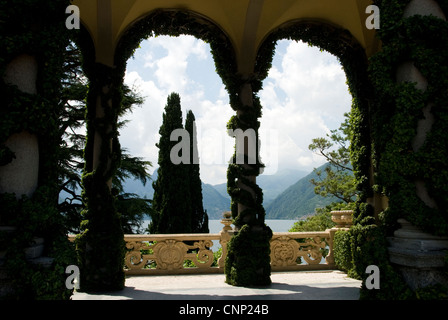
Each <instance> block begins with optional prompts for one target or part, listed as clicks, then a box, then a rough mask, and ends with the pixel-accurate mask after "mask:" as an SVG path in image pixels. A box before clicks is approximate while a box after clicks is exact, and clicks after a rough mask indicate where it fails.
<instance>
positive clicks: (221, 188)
mask: <svg viewBox="0 0 448 320" xmlns="http://www.w3.org/2000/svg"><path fill="white" fill-rule="evenodd" d="M307 173H308V172H306V171H301V170H292V169H282V170H279V171H278V172H277V173H276V174H273V175H263V174H262V175H260V176H258V177H257V184H258V185H259V186H260V188H261V189H263V205H264V206H265V208H266V206H268V205H269V204H270V203H271V202H272V201H273V200H274V199H275V198H276V197H277V196H278V195H279V194H280V193H282V192H283V191H285V190H286V189H287V188H288V187H289V186H291V185H292V184H294V183H296V182H297V181H298V180H299V179H300V178H302V177H304V176H305V175H306V174H307ZM213 187H214V188H215V189H216V190H217V191H218V192H219V193H220V194H221V195H222V196H223V197H225V198H226V199H229V201H230V196H229V194H228V193H227V183H221V184H217V185H214V186H213Z"/></svg>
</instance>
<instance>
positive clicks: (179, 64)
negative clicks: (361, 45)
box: [120, 36, 351, 184]
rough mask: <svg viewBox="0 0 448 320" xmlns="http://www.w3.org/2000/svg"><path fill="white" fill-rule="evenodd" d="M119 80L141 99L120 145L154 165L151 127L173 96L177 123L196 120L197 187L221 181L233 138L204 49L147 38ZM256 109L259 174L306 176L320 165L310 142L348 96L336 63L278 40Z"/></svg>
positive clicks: (337, 118) (188, 39)
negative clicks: (179, 116) (180, 117)
mask: <svg viewBox="0 0 448 320" xmlns="http://www.w3.org/2000/svg"><path fill="white" fill-rule="evenodd" d="M125 83H126V84H128V85H130V86H133V87H134V88H135V89H136V90H137V91H138V92H140V94H141V95H142V96H143V97H144V98H145V103H144V105H143V106H141V107H138V108H135V109H134V111H133V113H131V114H129V115H128V116H127V117H126V119H127V120H130V122H129V123H128V125H127V126H126V127H125V128H124V129H122V130H121V132H120V143H121V145H122V147H124V148H126V149H128V150H129V152H130V153H131V154H132V155H134V156H140V157H143V158H145V159H146V160H149V161H151V162H152V163H153V169H154V168H155V167H157V155H158V149H157V147H156V146H155V144H156V143H157V142H158V141H159V134H158V131H159V128H160V125H161V124H162V113H163V109H164V107H165V104H166V99H167V97H168V95H169V94H170V93H171V92H177V93H179V94H180V97H181V103H182V110H183V113H184V120H185V115H186V111H187V110H192V111H193V113H194V114H195V117H196V126H197V131H198V149H199V158H200V162H201V169H200V170H201V178H202V180H203V181H204V182H205V183H210V184H218V183H223V182H225V181H226V170H227V160H228V159H229V158H230V157H231V155H232V153H233V144H234V142H233V139H232V138H230V137H229V136H227V133H226V123H227V121H228V120H229V119H230V117H231V116H232V115H233V114H234V111H233V110H232V108H231V107H230V105H229V99H228V95H227V92H226V90H225V88H224V85H223V83H222V81H221V79H220V77H219V76H218V75H217V74H216V72H215V65H214V62H213V58H212V56H211V53H210V47H209V45H208V44H206V43H204V42H203V41H201V40H198V39H196V38H194V37H192V36H180V37H168V36H159V37H157V38H150V39H148V40H145V41H143V42H142V43H141V46H140V48H139V49H137V50H136V52H135V54H134V57H133V58H131V59H130V60H129V61H128V64H127V70H126V76H125ZM259 96H260V99H261V103H262V106H263V117H262V118H261V128H260V138H261V141H262V146H261V156H262V161H263V162H264V163H265V164H266V169H265V172H264V174H275V173H276V172H277V170H280V169H282V168H288V169H298V170H307V171H311V170H312V169H313V168H315V167H317V166H320V165H321V164H323V163H324V160H323V159H322V158H321V157H319V156H317V155H315V154H313V153H312V152H311V151H309V150H308V145H309V144H310V143H311V139H313V138H317V137H323V136H325V134H326V133H328V132H329V130H331V129H336V128H338V127H339V124H340V123H341V122H342V121H343V114H344V112H348V111H349V110H350V105H351V96H350V94H349V92H348V88H347V85H346V78H345V74H344V72H343V70H342V68H341V65H340V64H339V62H338V61H337V59H336V58H335V57H334V56H332V55H330V54H329V53H326V52H320V51H319V49H317V48H313V47H309V46H308V45H307V44H304V43H301V42H295V41H287V40H282V41H279V42H278V44H277V47H276V54H275V56H274V60H273V66H272V68H271V70H270V72H269V75H268V77H267V78H266V79H265V81H264V85H263V90H262V91H260V92H259Z"/></svg>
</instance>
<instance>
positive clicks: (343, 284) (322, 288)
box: [72, 270, 361, 300]
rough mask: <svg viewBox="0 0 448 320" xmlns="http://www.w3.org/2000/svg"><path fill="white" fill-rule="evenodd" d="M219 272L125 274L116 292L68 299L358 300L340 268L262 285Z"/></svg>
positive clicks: (354, 284)
mask: <svg viewBox="0 0 448 320" xmlns="http://www.w3.org/2000/svg"><path fill="white" fill-rule="evenodd" d="M224 280H225V276H224V275H223V274H213V275H174V276H173V275H169V276H168V275H166V276H129V277H127V278H126V283H125V288H124V289H123V290H121V291H117V292H105V293H95V294H87V293H82V292H75V293H74V295H73V296H72V300H129V299H133V300H358V299H359V289H360V288H361V281H359V280H355V279H351V278H349V277H347V275H346V274H345V273H343V272H341V271H337V270H331V271H296V272H273V273H272V275H271V280H272V284H271V285H270V286H266V287H234V286H231V285H228V284H226V283H225V282H224Z"/></svg>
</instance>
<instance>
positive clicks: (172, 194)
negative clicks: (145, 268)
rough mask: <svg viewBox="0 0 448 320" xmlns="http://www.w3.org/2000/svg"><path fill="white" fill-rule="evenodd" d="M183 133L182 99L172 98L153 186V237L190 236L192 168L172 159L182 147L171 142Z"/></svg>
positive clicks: (165, 120)
mask: <svg viewBox="0 0 448 320" xmlns="http://www.w3.org/2000/svg"><path fill="white" fill-rule="evenodd" d="M176 129H183V125H182V111H181V104H180V96H179V94H177V93H171V94H170V95H169V96H168V99H167V104H166V106H165V112H164V114H163V122H162V125H161V127H160V130H159V133H160V140H159V143H158V144H157V147H158V148H159V158H158V164H159V169H158V177H157V180H156V181H155V182H154V183H153V187H154V198H153V211H154V212H153V214H152V222H151V224H150V226H149V231H150V233H190V232H191V201H190V181H189V175H188V172H187V170H188V166H187V165H184V164H178V165H175V164H173V163H172V161H171V159H170V152H171V149H172V148H173V147H174V146H175V145H176V144H177V143H178V142H177V141H170V136H171V133H172V132H173V131H174V130H176Z"/></svg>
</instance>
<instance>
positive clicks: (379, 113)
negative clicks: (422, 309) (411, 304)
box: [363, 0, 448, 298]
mask: <svg viewBox="0 0 448 320" xmlns="http://www.w3.org/2000/svg"><path fill="white" fill-rule="evenodd" d="M376 2H377V5H378V6H379V7H380V10H381V28H380V29H379V30H378V35H379V37H380V39H381V41H382V49H381V51H380V52H379V53H378V54H376V55H375V56H374V57H372V58H371V61H370V71H371V75H372V82H373V85H374V87H375V101H374V104H373V109H372V119H373V129H374V130H373V139H374V149H375V150H374V153H375V159H374V160H375V161H374V162H375V166H376V172H377V180H376V182H377V185H376V186H375V188H376V189H377V190H378V191H381V192H383V193H384V194H385V195H386V196H387V197H388V198H389V206H388V208H387V209H386V210H384V211H383V212H382V213H381V216H380V217H381V223H382V226H383V227H384V229H385V230H384V231H385V235H386V236H388V238H386V239H387V240H388V241H387V242H386V241H384V244H383V246H384V247H386V248H387V250H386V248H381V249H379V248H378V249H376V253H374V252H372V253H374V254H376V256H378V257H379V256H381V257H382V258H383V259H384V260H387V259H388V260H389V261H390V262H391V266H392V267H393V270H396V271H398V274H399V275H400V278H402V279H404V280H405V283H406V285H407V286H408V287H410V288H411V289H412V291H415V292H417V293H416V294H417V296H422V295H423V294H424V292H425V290H426V289H428V292H430V291H432V292H437V290H434V286H436V288H438V287H437V286H439V285H444V286H445V287H446V288H448V279H447V277H446V267H447V264H446V263H447V262H446V261H447V257H448V256H447V255H446V252H447V250H448V245H447V244H448V241H447V240H448V238H447V236H448V215H447V212H448V211H447V208H448V197H447V194H448V187H447V183H446V181H447V179H448V169H447V168H448V154H447V150H448V140H447V138H446V132H447V128H448V119H447V117H446V114H447V113H448V109H447V101H448V96H447V90H446V88H447V87H448V72H447V70H448V63H447V61H448V56H447V52H448V47H447V44H448V23H447V21H446V12H447V9H448V4H447V2H446V1H435V0H421V1H416V0H411V1H409V0H408V1H376ZM377 238H379V237H377ZM386 239H385V240H386ZM380 250H383V251H385V250H386V252H385V253H387V254H384V253H382V254H378V252H379V251H380ZM381 263H382V266H380V271H381V288H382V289H381V290H380V291H368V290H365V291H364V292H363V295H365V296H367V297H374V298H377V297H388V296H389V297H394V298H403V297H409V295H411V294H415V293H412V291H411V292H409V291H405V290H402V291H401V292H397V288H402V286H399V285H397V282H396V280H394V281H395V283H394V282H393V281H392V280H393V279H392V277H390V275H391V274H393V273H394V272H393V271H392V268H391V267H390V266H389V267H388V266H386V265H385V264H386V263H385V262H381ZM446 288H445V292H446V290H447V289H446Z"/></svg>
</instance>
